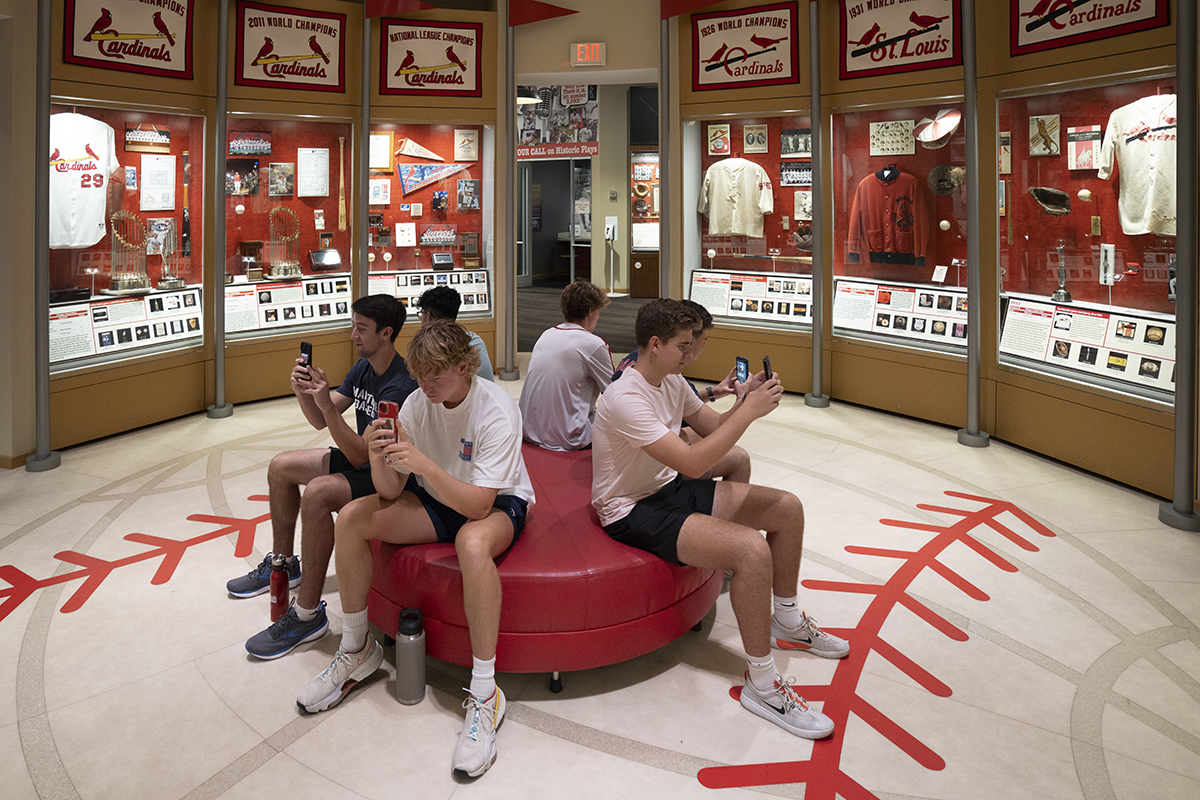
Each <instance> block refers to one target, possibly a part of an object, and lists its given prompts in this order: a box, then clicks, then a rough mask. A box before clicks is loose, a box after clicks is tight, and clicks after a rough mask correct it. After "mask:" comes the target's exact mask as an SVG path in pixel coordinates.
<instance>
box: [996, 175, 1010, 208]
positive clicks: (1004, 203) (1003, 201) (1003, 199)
mask: <svg viewBox="0 0 1200 800" xmlns="http://www.w3.org/2000/svg"><path fill="white" fill-rule="evenodd" d="M997 191H998V192H999V196H998V197H997V198H996V200H997V202H999V204H1000V216H1002V217H1003V216H1004V215H1005V214H1007V213H1008V181H1006V180H1004V179H1003V178H1001V179H1000V181H999V182H998V185H997Z"/></svg>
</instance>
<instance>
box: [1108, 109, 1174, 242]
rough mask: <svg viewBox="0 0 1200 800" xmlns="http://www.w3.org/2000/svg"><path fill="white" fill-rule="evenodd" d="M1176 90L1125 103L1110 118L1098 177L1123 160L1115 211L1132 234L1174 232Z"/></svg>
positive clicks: (1109, 175)
mask: <svg viewBox="0 0 1200 800" xmlns="http://www.w3.org/2000/svg"><path fill="white" fill-rule="evenodd" d="M1175 114H1176V111H1175V95H1173V94H1160V95H1151V96H1150V97H1143V98H1141V99H1140V100H1134V101H1133V102H1132V103H1130V104H1129V105H1126V106H1121V107H1120V108H1118V109H1117V110H1116V111H1114V112H1112V114H1111V115H1110V116H1109V118H1108V127H1107V128H1105V130H1104V143H1103V144H1102V145H1101V146H1100V163H1099V165H1098V166H1099V170H1098V171H1097V173H1096V177H1098V178H1100V179H1101V180H1106V179H1107V178H1110V177H1112V174H1113V167H1114V166H1115V164H1116V163H1117V162H1119V163H1120V165H1121V169H1120V172H1121V196H1120V197H1119V198H1118V201H1117V213H1118V215H1119V216H1120V218H1121V230H1122V231H1124V232H1125V233H1126V234H1127V235H1129V236H1137V235H1139V234H1143V233H1156V234H1158V235H1160V236H1174V235H1175V214H1176V212H1175V125H1176V120H1175Z"/></svg>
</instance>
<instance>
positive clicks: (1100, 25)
mask: <svg viewBox="0 0 1200 800" xmlns="http://www.w3.org/2000/svg"><path fill="white" fill-rule="evenodd" d="M1195 1H1196V0H1181V2H1193V3H1194V2H1195ZM1009 2H1010V4H1011V8H1012V54H1013V55H1020V54H1022V53H1035V52H1037V51H1038V50H1051V49H1053V48H1056V47H1063V46H1065V45H1069V44H1078V43H1079V42H1091V41H1095V40H1096V39H1107V38H1109V37H1110V36H1120V35H1121V34H1125V33H1132V32H1133V31H1144V30H1147V29H1148V28H1157V27H1160V26H1162V25H1166V24H1167V0H1009Z"/></svg>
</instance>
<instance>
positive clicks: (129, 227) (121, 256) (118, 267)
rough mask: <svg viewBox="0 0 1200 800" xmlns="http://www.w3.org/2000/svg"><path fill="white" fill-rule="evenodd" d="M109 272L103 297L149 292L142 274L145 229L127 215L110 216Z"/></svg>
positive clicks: (144, 268)
mask: <svg viewBox="0 0 1200 800" xmlns="http://www.w3.org/2000/svg"><path fill="white" fill-rule="evenodd" d="M110 221H111V222H112V230H113V234H112V272H111V277H110V279H109V284H108V288H107V289H104V290H103V294H116V295H126V294H144V293H146V292H148V291H150V288H151V286H150V276H149V275H148V274H147V273H146V240H147V235H146V226H145V225H143V224H142V221H141V220H140V219H138V218H137V217H135V216H134V215H133V214H131V213H130V212H128V211H118V212H117V213H115V214H113V215H112V218H111V220H110Z"/></svg>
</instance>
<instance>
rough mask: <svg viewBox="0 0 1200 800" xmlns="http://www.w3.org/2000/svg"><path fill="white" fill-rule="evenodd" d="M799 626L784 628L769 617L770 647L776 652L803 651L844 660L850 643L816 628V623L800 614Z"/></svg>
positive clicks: (806, 615)
mask: <svg viewBox="0 0 1200 800" xmlns="http://www.w3.org/2000/svg"><path fill="white" fill-rule="evenodd" d="M800 619H801V622H800V624H799V625H798V626H797V627H795V628H785V627H783V626H782V625H780V624H779V621H778V620H777V619H776V618H775V615H774V614H772V615H771V646H772V647H774V648H775V649H776V650H805V651H807V652H809V653H812V654H813V655H814V656H820V657H821V658H845V657H846V656H847V655H849V654H850V643H849V642H847V641H846V640H845V639H842V638H839V637H837V636H834V635H833V634H832V633H826V632H825V631H823V630H821V629H820V628H818V627H817V621H816V620H815V619H813V618H812V617H810V616H808V614H805V613H804V612H803V611H801V612H800Z"/></svg>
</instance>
